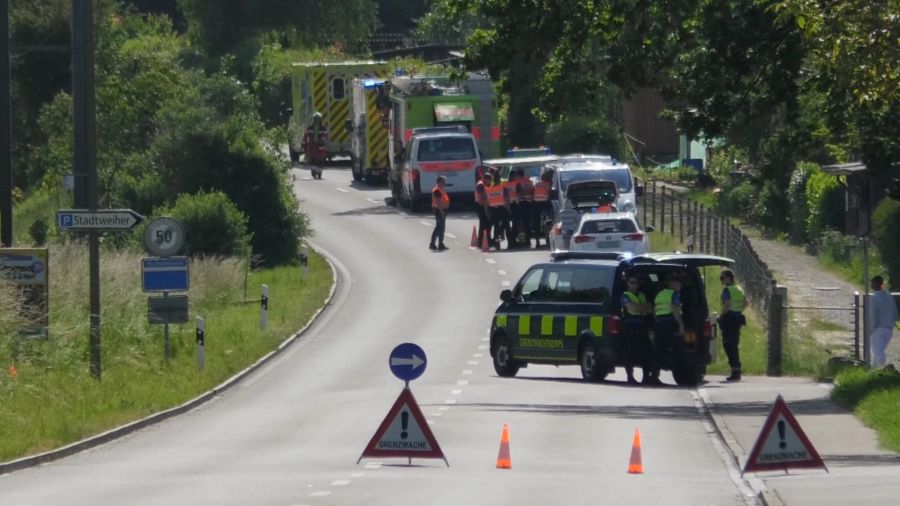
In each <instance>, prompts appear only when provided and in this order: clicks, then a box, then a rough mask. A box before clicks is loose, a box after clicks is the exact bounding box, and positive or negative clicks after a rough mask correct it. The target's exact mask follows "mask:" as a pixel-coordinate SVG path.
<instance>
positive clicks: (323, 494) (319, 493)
mask: <svg viewBox="0 0 900 506" xmlns="http://www.w3.org/2000/svg"><path fill="white" fill-rule="evenodd" d="M330 495H331V491H330V490H319V491H317V492H313V493H312V494H309V496H310V497H328V496H330Z"/></svg>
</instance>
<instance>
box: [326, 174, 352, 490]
mask: <svg viewBox="0 0 900 506" xmlns="http://www.w3.org/2000/svg"><path fill="white" fill-rule="evenodd" d="M335 190H337V191H339V192H342V193H350V190H348V189H346V188H335ZM329 493H330V492H329Z"/></svg>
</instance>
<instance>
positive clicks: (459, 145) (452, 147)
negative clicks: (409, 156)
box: [416, 137, 477, 162]
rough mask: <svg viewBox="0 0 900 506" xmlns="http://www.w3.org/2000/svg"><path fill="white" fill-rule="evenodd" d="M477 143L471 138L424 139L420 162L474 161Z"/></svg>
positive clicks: (421, 146) (421, 143) (420, 146)
mask: <svg viewBox="0 0 900 506" xmlns="http://www.w3.org/2000/svg"><path fill="white" fill-rule="evenodd" d="M475 158H477V156H476V154H475V143H474V142H473V141H472V139H471V138H469V137H440V138H437V139H424V140H422V141H421V142H420V143H419V154H418V155H417V157H416V159H417V160H418V161H420V162H441V161H448V160H474V159H475Z"/></svg>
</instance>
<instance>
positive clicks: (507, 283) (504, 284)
mask: <svg viewBox="0 0 900 506" xmlns="http://www.w3.org/2000/svg"><path fill="white" fill-rule="evenodd" d="M500 284H501V285H503V286H511V285H510V283H509V281H507V280H505V279H504V280H503V282H502V283H500Z"/></svg>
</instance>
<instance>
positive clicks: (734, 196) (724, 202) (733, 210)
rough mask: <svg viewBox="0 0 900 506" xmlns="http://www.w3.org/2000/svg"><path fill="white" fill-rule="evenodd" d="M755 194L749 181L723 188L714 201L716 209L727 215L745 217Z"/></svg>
mask: <svg viewBox="0 0 900 506" xmlns="http://www.w3.org/2000/svg"><path fill="white" fill-rule="evenodd" d="M756 194H757V189H756V187H755V186H753V183H751V182H749V181H743V182H741V183H739V184H737V185H736V186H730V187H727V186H726V187H723V188H722V191H721V192H720V193H719V197H718V199H717V200H716V208H717V209H718V210H720V211H722V212H723V213H725V214H728V215H732V216H742V217H747V216H748V213H749V212H750V209H751V207H752V206H753V200H754V199H755V198H756Z"/></svg>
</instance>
